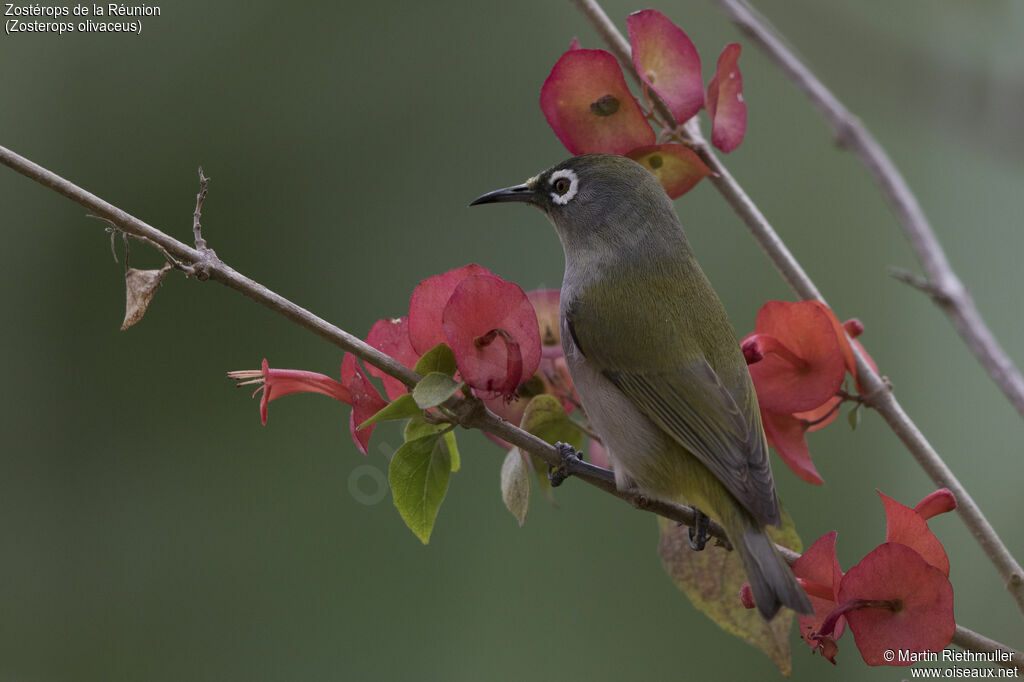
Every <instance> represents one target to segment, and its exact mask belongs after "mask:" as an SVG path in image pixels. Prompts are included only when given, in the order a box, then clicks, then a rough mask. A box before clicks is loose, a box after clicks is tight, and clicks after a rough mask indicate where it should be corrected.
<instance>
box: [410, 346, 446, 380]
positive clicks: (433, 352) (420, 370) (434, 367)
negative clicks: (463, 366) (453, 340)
mask: <svg viewBox="0 0 1024 682" xmlns="http://www.w3.org/2000/svg"><path fill="white" fill-rule="evenodd" d="M413 370H415V372H416V373H417V374H421V375H427V374H430V373H431V372H440V373H441V374H444V375H446V376H449V377H451V376H455V353H453V352H452V349H451V348H449V347H448V346H447V345H445V344H443V343H439V344H437V345H436V346H434V347H433V348H431V349H430V350H428V351H427V352H426V353H424V354H423V357H421V358H420V359H419V361H418V362H417V363H416V366H415V367H414V368H413Z"/></svg>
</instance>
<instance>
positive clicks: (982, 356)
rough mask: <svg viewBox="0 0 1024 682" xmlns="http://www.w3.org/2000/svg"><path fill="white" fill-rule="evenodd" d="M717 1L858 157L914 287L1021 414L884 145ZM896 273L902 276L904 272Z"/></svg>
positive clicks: (1012, 372)
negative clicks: (892, 217)
mask: <svg viewBox="0 0 1024 682" xmlns="http://www.w3.org/2000/svg"><path fill="white" fill-rule="evenodd" d="M717 2H718V4H719V6H720V7H721V8H722V9H723V10H724V11H725V12H726V14H728V15H729V18H730V19H731V20H732V21H733V23H735V24H736V26H737V27H739V29H740V30H741V31H743V33H744V34H746V35H747V36H748V37H749V38H750V39H751V40H753V41H754V42H755V43H757V45H758V46H760V47H761V49H762V50H764V52H765V54H767V55H768V57H769V59H771V60H772V61H773V62H775V64H776V65H777V66H778V67H779V69H781V71H782V72H783V73H784V74H785V75H786V77H788V78H789V79H790V80H791V81H793V84H794V85H796V87H797V89H799V90H800V91H801V92H802V93H804V94H805V95H806V96H807V97H808V98H809V99H810V100H811V103H812V104H813V105H814V107H815V108H816V109H817V110H818V111H819V112H821V115H822V116H824V117H825V120H826V121H827V122H828V125H829V127H831V128H832V132H833V134H834V135H835V136H836V139H837V140H838V141H839V143H840V144H841V145H842V146H843V147H846V148H847V149H849V150H850V151H852V152H853V153H854V154H856V155H857V156H858V158H860V160H861V163H863V164H864V167H865V168H867V170H868V173H869V174H870V175H871V177H872V178H873V179H874V181H875V183H876V184H877V185H878V187H879V189H881V191H882V194H883V195H884V196H885V199H886V201H887V202H889V205H890V206H891V207H892V209H893V212H894V213H895V214H896V218H897V220H899V222H900V225H901V226H902V227H903V231H904V232H905V233H906V235H907V239H908V240H909V242H910V246H911V248H913V249H914V252H915V253H916V254H917V259H918V260H919V261H920V262H921V268H922V269H923V270H924V273H925V282H926V286H925V287H921V286H918V288H922V289H924V290H925V291H926V292H927V293H929V294H930V295H931V297H932V299H933V300H934V301H935V304H936V305H938V306H939V307H940V308H941V309H942V311H943V312H945V313H946V315H947V316H948V317H949V319H950V321H951V322H952V323H953V326H954V327H956V330H957V332H958V333H959V334H960V336H961V337H962V338H963V340H964V342H965V343H966V344H967V346H968V347H969V348H970V349H971V352H972V353H974V355H975V356H976V357H977V358H978V362H980V363H981V365H982V367H984V368H985V371H986V372H988V374H989V376H991V377H992V380H993V381H995V382H996V385H998V386H999V388H1000V389H1001V390H1002V392H1003V393H1004V394H1005V395H1006V397H1007V399H1009V401H1010V403H1011V404H1012V405H1013V406H1014V408H1016V410H1017V412H1018V413H1020V415H1021V416H1022V417H1024V377H1022V376H1021V373H1020V370H1018V369H1017V368H1016V367H1015V366H1014V364H1013V361H1012V360H1011V359H1010V357H1009V356H1008V355H1007V354H1006V351H1004V350H1003V348H1002V346H1000V345H999V341H997V340H996V338H995V336H994V335H993V334H992V331H991V330H990V329H989V328H988V326H987V325H986V324H985V321H984V320H983V319H982V317H981V313H979V312H978V308H977V306H975V304H974V299H973V298H972V297H971V294H970V292H968V291H967V288H966V287H965V286H964V284H963V282H961V281H960V278H959V277H957V275H956V273H955V272H954V271H953V268H952V266H951V265H950V264H949V259H948V258H946V253H945V251H943V249H942V245H941V244H940V243H939V240H938V238H937V237H936V236H935V231H934V230H933V229H932V226H931V224H930V223H929V222H928V218H927V217H926V216H925V214H924V211H923V210H922V209H921V205H920V204H919V203H918V202H917V198H916V197H915V196H914V193H913V192H912V191H911V190H910V187H908V186H907V182H906V180H905V179H904V178H903V175H901V174H900V172H899V169H897V168H896V165H895V164H894V163H893V162H892V159H890V158H889V155H888V154H886V153H885V149H883V148H882V145H881V144H879V142H878V140H876V139H875V136H874V135H872V134H871V132H870V131H868V129H867V128H866V127H865V126H864V124H863V123H861V121H860V119H858V118H857V117H856V116H854V115H853V114H852V113H850V111H849V110H848V109H847V108H846V107H845V106H843V103H842V102H840V101H839V100H838V99H837V98H836V96H835V95H834V94H833V93H832V92H831V91H829V89H828V88H827V87H825V85H824V84H823V83H822V82H821V81H820V80H819V79H818V78H817V77H816V76H815V75H814V74H813V73H812V72H811V70H810V69H809V68H807V66H806V65H805V64H804V63H803V62H801V61H800V59H799V58H798V57H797V56H796V55H795V54H793V51H792V50H790V49H789V48H788V47H787V46H786V44H785V42H784V41H783V40H781V39H780V37H779V35H778V33H777V32H776V31H775V29H774V28H773V27H771V26H770V25H769V24H768V23H767V21H765V20H764V19H763V18H762V17H760V16H759V15H758V14H757V12H756V11H755V10H754V9H753V8H751V7H750V6H749V5H748V4H747V3H746V2H745V0H717ZM898 279H903V280H904V281H906V280H905V279H904V278H903V277H899V278H898Z"/></svg>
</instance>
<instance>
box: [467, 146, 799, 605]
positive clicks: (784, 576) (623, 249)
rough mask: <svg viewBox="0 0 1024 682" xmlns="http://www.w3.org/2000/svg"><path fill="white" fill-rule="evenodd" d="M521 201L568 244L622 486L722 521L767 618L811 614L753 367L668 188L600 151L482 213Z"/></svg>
mask: <svg viewBox="0 0 1024 682" xmlns="http://www.w3.org/2000/svg"><path fill="white" fill-rule="evenodd" d="M509 201H516V202H523V203H527V204H531V205H533V206H536V207H537V208H539V209H541V210H542V211H543V212H544V213H545V214H546V215H547V217H548V219H549V220H550V221H551V224H552V225H554V227H555V231H556V232H557V233H558V238H559V240H560V241H561V242H562V249H563V250H564V251H565V277H564V279H563V281H562V293H561V304H560V322H561V332H562V334H561V339H562V348H563V350H564V351H565V359H566V362H567V363H568V366H569V372H570V374H571V376H572V379H573V382H574V383H575V384H576V390H577V392H578V393H579V396H580V399H581V401H582V402H583V408H584V410H585V411H586V413H587V417H588V418H589V420H590V422H591V424H592V425H593V427H594V429H595V430H596V431H597V433H598V434H599V435H600V436H601V440H602V442H603V444H604V446H605V448H606V450H607V451H608V455H609V457H610V458H611V461H612V464H613V468H614V470H615V480H616V485H617V486H618V487H619V488H620V489H622V490H630V489H633V490H638V491H639V492H642V493H643V494H645V495H648V496H652V497H654V498H657V499H663V500H671V501H674V502H679V503H682V504H689V505H692V506H693V507H694V508H696V509H698V510H700V512H702V513H701V514H699V515H698V518H699V519H700V518H701V517H702V516H703V514H707V515H708V516H710V517H712V518H714V519H716V520H717V521H718V522H719V523H721V524H722V526H723V527H724V528H725V531H726V533H727V534H728V536H729V539H730V541H731V542H732V545H733V547H735V549H736V551H737V552H738V553H739V556H740V558H741V559H742V561H743V566H744V569H745V570H746V573H747V578H748V579H749V581H750V586H751V591H752V592H753V595H754V601H755V602H756V603H757V608H758V610H759V611H760V613H761V615H762V616H763V617H764V618H765V619H770V618H772V617H773V616H774V615H775V614H776V612H778V610H779V607H780V606H781V605H785V606H788V607H790V608H792V609H794V610H796V611H799V612H801V613H810V612H811V611H812V609H811V604H810V602H809V601H808V598H807V595H806V594H805V593H804V591H803V589H802V588H801V587H800V586H799V584H798V583H797V582H796V579H795V578H794V577H793V573H792V571H790V569H789V566H788V565H787V564H786V562H785V560H783V558H782V557H781V556H780V555H779V553H778V551H777V550H776V549H775V545H774V543H773V542H772V541H771V540H770V539H769V538H768V535H767V534H766V533H765V526H766V525H767V524H773V525H776V526H778V525H780V523H781V517H780V512H779V502H778V499H777V498H776V496H775V483H774V481H773V480H772V472H771V467H770V465H769V463H768V444H767V442H766V440H765V436H764V429H763V427H762V426H761V415H760V411H759V410H758V406H757V396H756V394H755V393H754V386H753V383H752V382H751V380H750V374H749V372H748V371H747V365H746V361H745V360H744V358H743V353H742V351H741V350H740V346H739V343H738V342H737V340H736V336H735V334H734V333H733V331H732V327H731V325H730V324H729V318H728V316H727V315H726V312H725V308H724V306H723V305H722V302H721V301H720V300H719V298H718V295H717V294H716V293H715V290H714V289H713V288H712V287H711V283H710V282H708V279H707V277H706V276H705V275H704V272H703V270H701V268H700V265H698V263H697V260H696V258H694V255H693V250H692V249H691V248H690V244H689V241H688V240H687V238H686V234H685V232H684V231H683V227H682V225H681V224H680V223H679V219H678V218H677V217H676V213H675V210H674V208H673V205H672V201H671V200H670V199H669V197H668V195H667V194H666V193H665V190H664V189H663V188H662V187H661V185H660V184H659V183H658V180H657V179H656V178H655V177H654V175H653V174H651V173H650V172H649V171H648V170H646V169H645V168H644V167H643V166H641V165H640V164H638V163H636V162H635V161H632V160H630V159H628V158H626V157H623V156H611V155H605V154H588V155H584V156H576V157H573V158H571V159H568V160H567V161H564V162H562V163H560V164H558V165H556V166H554V167H552V168H550V169H548V170H546V171H544V172H543V173H540V174H539V175H536V176H534V177H532V178H530V179H529V180H527V181H526V182H525V183H524V184H522V185H516V186H514V187H507V188H505V189H499V190H496V191H494V192H490V193H488V194H485V195H483V196H481V197H479V198H477V199H476V200H474V201H473V202H472V203H471V204H470V205H476V204H485V203H493V202H509ZM706 523H707V522H706V517H705V518H704V522H703V524H698V526H700V525H703V526H704V528H703V529H700V530H698V532H697V534H696V537H695V536H694V533H693V531H692V530H691V544H692V545H693V546H694V548H695V549H700V548H702V547H703V544H704V541H705V540H706V535H705V533H706Z"/></svg>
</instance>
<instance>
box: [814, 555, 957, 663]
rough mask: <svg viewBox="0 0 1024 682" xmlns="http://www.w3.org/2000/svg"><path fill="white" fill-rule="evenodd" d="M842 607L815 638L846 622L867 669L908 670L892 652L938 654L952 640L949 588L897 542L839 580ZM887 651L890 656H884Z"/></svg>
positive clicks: (953, 625)
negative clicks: (888, 668)
mask: <svg viewBox="0 0 1024 682" xmlns="http://www.w3.org/2000/svg"><path fill="white" fill-rule="evenodd" d="M837 596H838V600H837V601H838V602H839V603H840V606H839V607H838V608H836V609H835V610H834V611H832V613H831V614H829V617H828V618H826V619H825V622H824V623H823V624H822V628H821V631H820V632H819V633H815V634H816V635H817V636H820V637H826V636H830V635H832V634H833V632H834V628H835V625H836V624H837V623H838V621H839V619H840V618H842V617H844V616H845V618H846V621H847V623H848V624H849V626H850V630H851V631H852V632H853V637H854V639H855V640H856V643H857V648H858V649H859V650H860V655H861V657H862V658H863V659H864V662H865V663H867V664H868V665H909V664H910V663H912V661H906V660H901V658H900V657H899V656H895V657H894V656H892V652H893V651H901V650H904V651H940V650H942V649H945V648H946V646H948V645H949V643H950V642H951V641H952V640H953V633H954V632H955V631H956V622H955V621H954V619H953V586H952V585H950V583H949V578H947V577H946V576H945V574H943V572H942V571H940V570H939V569H937V568H936V567H935V566H933V565H931V564H929V563H928V562H927V561H925V560H924V558H922V557H921V555H920V554H918V553H917V552H916V551H914V550H913V549H911V548H910V547H907V546H906V545H903V544H900V543H898V542H885V543H882V544H881V545H879V546H878V547H876V548H875V549H873V550H872V551H871V552H870V553H869V554H868V555H867V556H865V557H864V558H863V559H861V561H860V563H859V564H857V565H856V566H854V567H853V568H851V569H850V570H849V571H847V572H846V575H844V576H843V579H842V581H841V582H840V585H839V593H838V595H837ZM887 652H888V655H887Z"/></svg>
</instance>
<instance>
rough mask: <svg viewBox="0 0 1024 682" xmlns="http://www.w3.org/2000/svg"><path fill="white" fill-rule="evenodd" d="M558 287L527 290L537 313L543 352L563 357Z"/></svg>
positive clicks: (548, 355)
mask: <svg viewBox="0 0 1024 682" xmlns="http://www.w3.org/2000/svg"><path fill="white" fill-rule="evenodd" d="M560 296H561V292H560V291H559V290H558V289H535V290H533V291H527V292H526V298H528V299H530V305H532V306H533V310H534V312H536V313H537V327H538V329H539V330H540V344H541V353H542V355H543V357H545V358H560V357H562V342H561V336H562V335H561V327H560V325H559V320H558V301H559V297H560Z"/></svg>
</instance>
